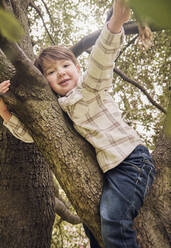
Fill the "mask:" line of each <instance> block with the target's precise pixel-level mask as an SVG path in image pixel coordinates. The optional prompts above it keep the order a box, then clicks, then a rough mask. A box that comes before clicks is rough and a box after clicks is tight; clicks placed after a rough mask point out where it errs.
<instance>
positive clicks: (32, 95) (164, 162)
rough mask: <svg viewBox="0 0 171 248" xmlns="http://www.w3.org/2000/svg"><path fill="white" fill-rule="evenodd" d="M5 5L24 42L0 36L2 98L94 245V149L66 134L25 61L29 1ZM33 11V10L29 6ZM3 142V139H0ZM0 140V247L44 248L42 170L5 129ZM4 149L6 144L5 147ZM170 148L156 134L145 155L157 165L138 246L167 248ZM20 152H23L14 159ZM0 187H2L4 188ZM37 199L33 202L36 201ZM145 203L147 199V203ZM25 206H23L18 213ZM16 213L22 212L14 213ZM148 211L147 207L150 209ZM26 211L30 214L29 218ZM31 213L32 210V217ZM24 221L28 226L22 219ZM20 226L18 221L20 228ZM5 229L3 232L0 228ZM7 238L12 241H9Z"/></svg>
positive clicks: (48, 199)
mask: <svg viewBox="0 0 171 248" xmlns="http://www.w3.org/2000/svg"><path fill="white" fill-rule="evenodd" d="M10 3H11V4H9V3H8V4H5V3H4V1H1V2H0V4H1V6H3V7H4V6H5V8H11V10H12V11H13V12H14V14H15V15H16V16H17V18H18V19H19V20H20V21H21V22H22V25H23V26H24V29H25V31H26V35H25V37H24V39H23V40H22V41H21V42H20V43H19V45H20V47H19V46H18V45H17V44H15V43H11V42H9V41H8V40H6V39H5V38H4V37H3V36H0V47H1V49H2V51H3V53H1V58H2V60H1V61H2V63H1V64H2V66H3V69H2V72H3V73H2V74H1V75H2V76H1V77H2V80H4V79H5V77H6V75H8V76H9V75H11V78H12V80H11V81H12V87H11V91H10V94H8V95H7V96H5V98H4V99H5V101H6V103H7V104H8V105H9V108H10V109H11V110H12V111H15V112H16V114H17V115H18V116H19V118H20V119H21V120H22V121H23V122H24V124H25V125H26V127H28V129H29V130H30V133H31V135H32V136H33V138H34V140H35V145H36V147H38V149H39V150H40V151H41V153H42V154H43V156H44V158H45V159H46V161H48V164H49V165H50V167H51V169H52V170H53V171H54V173H55V175H56V177H57V179H58V181H59V183H60V185H61V186H62V188H63V189H64V191H65V192H66V194H67V196H68V198H69V200H70V201H71V203H72V205H73V206H74V208H75V209H76V211H77V213H78V215H79V216H80V217H81V219H82V220H83V222H84V223H86V224H87V225H88V226H89V228H90V229H91V230H92V231H93V233H94V234H95V236H96V237H97V239H99V241H100V240H101V236H100V228H99V226H100V225H99V215H98V211H99V210H98V205H99V199H100V194H101V188H102V174H101V171H100V169H99V167H98V164H97V162H96V158H95V154H94V150H93V148H92V147H91V146H90V145H89V144H88V143H87V142H86V141H85V140H84V139H83V138H81V137H80V136H79V135H78V134H77V133H76V131H75V130H73V128H72V123H70V121H69V120H68V118H67V117H66V116H65V114H64V113H62V111H61V109H60V108H59V106H58V103H57V101H56V96H55V95H54V94H53V93H52V92H51V90H50V88H49V86H48V84H47V82H46V80H45V79H44V77H43V76H42V75H41V74H40V72H39V71H38V70H37V69H36V68H34V67H33V65H32V62H31V60H29V59H28V57H27V56H29V57H30V58H31V59H33V53H32V47H31V39H30V36H29V32H28V20H27V9H28V5H29V4H30V1H24V2H23V1H21V0H17V1H11V2H10ZM33 5H34V3H32V6H33ZM87 48H89V46H88V47H87ZM83 50H84V49H83ZM23 51H24V52H25V53H24V52H23ZM4 54H5V55H4ZM26 54H27V56H26ZM7 58H8V60H7ZM9 61H10V62H9ZM4 65H5V66H4ZM122 76H123V74H122ZM129 118H130V117H129ZM129 118H128V119H129ZM1 126H2V125H1ZM6 135H7V138H4V137H6ZM1 137H3V138H2V139H1V141H2V142H1V147H2V148H1V158H2V159H1V167H0V168H3V169H1V171H2V172H1V177H2V182H3V184H2V185H1V186H2V190H1V192H2V195H3V196H4V197H3V205H2V206H1V207H0V213H1V220H2V221H1V222H0V227H1V229H2V230H3V232H2V237H3V239H1V240H0V242H2V245H3V247H7V245H8V246H9V243H8V242H9V240H10V242H11V243H10V245H11V247H19V245H20V247H21V242H23V243H22V244H23V247H27V246H28V247H49V242H50V232H51V228H52V223H53V220H54V195H53V187H52V180H51V174H50V171H49V165H47V163H46V161H45V159H43V158H42V156H41V155H40V153H39V152H38V151H37V148H36V147H35V146H34V145H32V144H23V143H22V142H20V141H18V140H17V141H16V140H15V138H13V137H11V135H10V134H9V133H8V132H7V131H6V129H5V128H1ZM4 144H8V146H7V145H6V146H5V145H4ZM170 149H171V140H170V137H167V135H165V133H164V131H163V130H162V132H161V135H160V139H159V141H158V143H157V145H156V149H155V151H154V156H153V157H154V160H155V161H156V166H157V178H156V184H155V185H154V187H153V190H152V191H151V193H150V195H149V197H148V199H147V201H146V204H145V206H144V208H143V209H142V211H141V214H140V216H139V217H138V218H137V221H136V228H137V230H141V232H140V231H138V238H139V240H140V244H141V247H156V248H158V247H169V230H168V224H169V220H168V217H169V209H168V199H169V198H168V173H167V171H168V168H169V164H170V160H171V158H170V154H171V153H170ZM21 150H22V151H24V152H22V153H21ZM9 154H10V155H9ZM28 154H29V155H28ZM14 158H15V160H14ZM21 158H22V159H21ZM11 160H14V161H16V164H17V165H15V166H12V164H13V162H11ZM4 165H5V166H4ZM4 168H5V169H4ZM16 168H18V169H16ZM13 171H14V172H13ZM21 173H22V174H21ZM9 175H11V176H9ZM21 175H22V176H21ZM94 175H96V176H94ZM16 178H17V179H16ZM26 178H27V180H28V185H27V184H26ZM23 179H24V180H23ZM11 180H12V182H13V184H11V185H13V186H15V185H19V186H18V187H20V190H19V194H18V196H17V198H16V199H15V197H11V193H13V192H15V193H16V191H12V190H11V189H13V187H12V188H11V186H10V183H11ZM161 182H162V183H161ZM4 185H7V186H6V187H4ZM21 185H22V186H21ZM31 185H32V186H31ZM35 189H36V190H35ZM30 192H32V196H31V197H30V198H29V196H30V194H31V193H30ZM33 197H34V198H33ZM37 198H38V199H40V200H39V201H37V200H36V199H37ZM13 199H14V200H13ZM151 199H153V201H152V202H151ZM28 200H29V201H28ZM17 202H19V204H17ZM28 202H29V205H30V206H31V207H27V208H26V206H27V204H28ZM43 202H44V204H43ZM21 203H22V204H23V205H22V204H21ZM38 203H39V204H38ZM6 205H8V206H9V208H7V207H4V206H6ZM21 206H23V207H22V209H24V210H25V209H27V211H23V212H22V211H21ZM151 206H153V208H152V209H151ZM28 209H29V210H31V212H29V214H28ZM32 209H34V213H35V215H34V214H33V210H32ZM10 213H11V215H10ZM16 213H18V215H16ZM21 213H22V216H21ZM31 213H32V214H33V215H32V214H31ZM36 213H37V214H36ZM44 213H45V214H44ZM43 214H44V215H43ZM28 216H29V217H30V219H28V218H26V217H28ZM158 216H159V218H158ZM9 217H10V218H9ZM13 219H15V222H16V221H17V220H18V223H19V224H18V229H17V237H18V240H17V242H16V244H15V242H14V240H16V239H15V237H16V232H14V230H13V228H12V226H13V221H12V220H13ZM22 219H25V220H26V221H25V222H24V221H23V222H22V221H21V220H22ZM35 219H36V220H35ZM23 223H24V224H23ZM28 223H29V224H28ZM30 223H31V224H30ZM42 223H43V224H42ZM38 224H39V227H40V226H41V227H42V229H41V233H43V237H44V239H43V241H42V239H41V240H40V229H39V228H37V226H38ZM7 225H8V227H11V229H10V228H8V229H7V228H6V227H7ZM23 226H24V227H23ZM32 227H34V228H32ZM46 229H47V230H48V231H47V230H46ZM11 230H12V231H11ZM30 230H31V231H30ZM38 231H39V232H38ZM28 233H29V236H28V235H27V234H28ZM24 234H25V235H24ZM9 235H11V236H12V238H10V239H9ZM32 237H34V238H32ZM22 240H23V241H22ZM43 242H44V243H43Z"/></svg>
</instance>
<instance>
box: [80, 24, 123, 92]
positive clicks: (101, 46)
mask: <svg viewBox="0 0 171 248" xmlns="http://www.w3.org/2000/svg"><path fill="white" fill-rule="evenodd" d="M123 41H124V32H123V29H122V31H121V32H120V33H117V34H113V33H111V32H110V31H109V30H108V28H107V24H106V25H105V27H104V29H103V30H102V32H101V34H100V36H99V38H98V39H97V41H96V43H95V45H94V47H93V50H92V52H91V55H90V57H89V62H88V69H87V72H86V74H85V77H84V80H83V87H86V88H90V89H94V90H103V89H108V88H110V87H111V86H112V79H113V68H114V61H115V60H116V58H117V57H118V54H119V52H120V47H121V45H122V43H123Z"/></svg>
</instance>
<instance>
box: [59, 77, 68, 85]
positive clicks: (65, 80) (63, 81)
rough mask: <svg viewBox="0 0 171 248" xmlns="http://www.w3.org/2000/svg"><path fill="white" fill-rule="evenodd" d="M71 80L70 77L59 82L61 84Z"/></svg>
mask: <svg viewBox="0 0 171 248" xmlns="http://www.w3.org/2000/svg"><path fill="white" fill-rule="evenodd" d="M69 80H70V78H68V79H64V80H61V81H60V82H59V83H58V84H59V85H65V84H67V82H68V81H69Z"/></svg>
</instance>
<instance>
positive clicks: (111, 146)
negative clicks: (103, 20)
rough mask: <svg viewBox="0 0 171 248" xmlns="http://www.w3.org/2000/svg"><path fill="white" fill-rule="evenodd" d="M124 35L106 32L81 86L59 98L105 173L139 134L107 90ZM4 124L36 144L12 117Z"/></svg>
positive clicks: (134, 142) (128, 149)
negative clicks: (89, 144) (90, 146)
mask: <svg viewBox="0 0 171 248" xmlns="http://www.w3.org/2000/svg"><path fill="white" fill-rule="evenodd" d="M123 38H124V35H123V32H122V33H121V34H112V33H110V31H109V30H108V29H107V26H105V28H104V29H103V31H102V33H101V35H100V37H99V38H98V40H97V42H96V45H95V46H94V48H93V51H92V53H91V56H90V58H89V64H88V70H87V72H86V73H85V75H84V77H83V78H80V81H79V83H78V86H77V87H76V88H74V89H72V90H71V91H70V92H68V93H67V95H66V96H64V97H60V98H59V99H58V101H59V104H60V106H61V108H62V109H63V110H64V111H65V112H67V114H68V115H69V117H70V118H71V120H72V121H73V123H74V127H75V129H76V130H77V131H78V132H79V133H80V134H81V135H82V136H83V137H84V138H85V139H86V140H87V141H89V142H90V143H91V144H92V145H93V146H94V148H95V150H96V154H97V160H98V163H99V165H100V167H101V169H102V171H103V172H106V171H108V170H110V169H112V168H114V167H115V166H117V165H118V164H120V163H121V162H122V161H123V160H124V159H125V158H126V157H127V156H128V155H129V154H130V153H131V152H132V151H133V150H134V149H135V147H136V146H137V145H139V144H142V142H141V140H140V138H139V136H138V135H137V133H136V132H135V131H134V130H133V129H132V128H131V127H130V126H128V125H127V124H126V123H125V122H124V121H123V120H122V118H121V113H120V111H119V109H118V106H117V104H116V103H115V102H114V100H113V98H112V97H111V95H110V94H109V93H108V90H109V89H110V88H111V87H112V77H113V62H114V61H115V59H116V58H117V56H118V53H119V48H120V46H121V44H122V42H123ZM4 125H5V126H6V127H7V128H8V129H9V130H10V132H11V133H12V134H13V135H14V136H15V137H16V138H18V139H21V140H23V141H24V142H28V143H29V142H33V139H32V137H31V136H30V135H29V133H28V131H27V129H25V128H24V126H23V124H22V123H21V122H20V121H19V120H18V118H17V117H16V116H14V115H12V117H11V119H10V121H9V122H8V123H6V124H5V123H4Z"/></svg>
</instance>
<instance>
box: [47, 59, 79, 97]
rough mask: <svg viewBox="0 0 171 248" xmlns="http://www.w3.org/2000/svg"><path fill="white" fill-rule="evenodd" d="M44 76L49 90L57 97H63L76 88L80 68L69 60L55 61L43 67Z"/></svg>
mask: <svg viewBox="0 0 171 248" xmlns="http://www.w3.org/2000/svg"><path fill="white" fill-rule="evenodd" d="M44 75H45V77H46V78H47V80H48V82H49V84H50V86H51V88H52V89H53V90H54V91H55V92H56V93H57V94H59V95H61V96H64V95H66V94H67V93H68V92H69V91H70V90H72V89H73V88H75V87H76V86H77V83H78V80H79V77H80V66H79V65H75V64H74V63H73V62H72V61H71V60H56V61H54V62H53V63H50V64H48V63H47V65H44Z"/></svg>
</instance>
